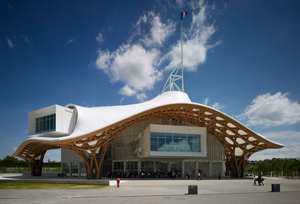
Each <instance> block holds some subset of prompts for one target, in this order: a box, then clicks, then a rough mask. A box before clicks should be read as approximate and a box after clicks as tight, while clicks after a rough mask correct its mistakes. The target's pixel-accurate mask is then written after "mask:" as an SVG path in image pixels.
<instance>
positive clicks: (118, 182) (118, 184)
mask: <svg viewBox="0 0 300 204" xmlns="http://www.w3.org/2000/svg"><path fill="white" fill-rule="evenodd" d="M117 186H118V188H119V187H120V178H117Z"/></svg>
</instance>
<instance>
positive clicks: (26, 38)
mask: <svg viewBox="0 0 300 204" xmlns="http://www.w3.org/2000/svg"><path fill="white" fill-rule="evenodd" d="M22 37H23V38H24V40H25V42H27V43H28V44H29V45H31V46H32V47H34V45H33V44H32V42H31V41H30V40H29V38H28V37H26V36H25V35H22Z"/></svg>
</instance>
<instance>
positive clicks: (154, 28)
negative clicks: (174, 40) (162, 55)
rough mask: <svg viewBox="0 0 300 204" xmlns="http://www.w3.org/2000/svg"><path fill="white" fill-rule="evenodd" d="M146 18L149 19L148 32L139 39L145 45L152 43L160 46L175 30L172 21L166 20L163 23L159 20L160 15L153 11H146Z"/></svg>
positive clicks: (148, 45) (151, 44)
mask: <svg viewBox="0 0 300 204" xmlns="http://www.w3.org/2000/svg"><path fill="white" fill-rule="evenodd" d="M144 17H145V16H144ZM144 17H143V20H144ZM146 18H148V19H149V21H150V24H151V28H150V33H149V34H146V35H145V36H144V38H143V39H141V41H142V42H143V43H144V44H145V46H147V47H150V46H154V45H158V46H161V45H162V44H163V42H164V41H165V40H166V39H167V38H168V37H169V36H170V35H172V34H173V33H174V31H175V25H176V24H175V23H174V22H173V21H170V20H168V22H167V23H166V24H164V23H162V22H161V20H160V17H159V16H158V15H156V14H155V13H154V12H153V11H151V12H148V16H146ZM144 22H145V20H144ZM146 22H147V20H146Z"/></svg>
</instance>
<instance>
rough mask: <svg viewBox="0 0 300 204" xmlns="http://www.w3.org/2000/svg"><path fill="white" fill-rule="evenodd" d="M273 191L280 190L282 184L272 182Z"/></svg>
mask: <svg viewBox="0 0 300 204" xmlns="http://www.w3.org/2000/svg"><path fill="white" fill-rule="evenodd" d="M272 192H280V184H272Z"/></svg>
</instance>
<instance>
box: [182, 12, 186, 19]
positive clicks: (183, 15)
mask: <svg viewBox="0 0 300 204" xmlns="http://www.w3.org/2000/svg"><path fill="white" fill-rule="evenodd" d="M186 15H188V12H181V20H182V19H183V18H184V17H185V16H186Z"/></svg>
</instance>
